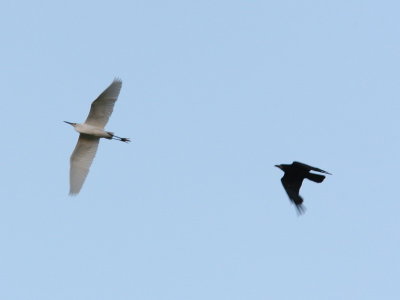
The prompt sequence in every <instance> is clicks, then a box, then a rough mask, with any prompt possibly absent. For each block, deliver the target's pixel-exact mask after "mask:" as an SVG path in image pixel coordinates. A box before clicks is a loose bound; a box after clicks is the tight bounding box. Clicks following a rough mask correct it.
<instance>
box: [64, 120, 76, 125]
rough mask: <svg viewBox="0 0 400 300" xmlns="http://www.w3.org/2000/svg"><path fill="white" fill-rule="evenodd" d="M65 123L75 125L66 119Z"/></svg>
mask: <svg viewBox="0 0 400 300" xmlns="http://www.w3.org/2000/svg"><path fill="white" fill-rule="evenodd" d="M64 122H65V123H67V124H69V125H74V123H71V122H68V121H64Z"/></svg>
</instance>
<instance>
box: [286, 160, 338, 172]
mask: <svg viewBox="0 0 400 300" xmlns="http://www.w3.org/2000/svg"><path fill="white" fill-rule="evenodd" d="M292 166H293V167H299V168H302V169H305V170H307V171H316V172H320V173H325V174H329V175H332V174H331V173H329V172H327V171H324V170H322V169H319V168H316V167H313V166H310V165H306V164H303V163H301V162H298V161H294V162H293V163H292Z"/></svg>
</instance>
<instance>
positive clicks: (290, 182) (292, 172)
mask: <svg viewBox="0 0 400 300" xmlns="http://www.w3.org/2000/svg"><path fill="white" fill-rule="evenodd" d="M275 167H277V168H279V169H281V170H282V171H283V172H285V174H284V175H283V177H282V178H281V181H282V185H283V187H284V188H285V190H286V193H287V194H288V196H289V198H290V200H291V201H292V202H293V203H294V204H295V205H296V208H297V211H298V213H299V214H302V213H304V211H305V207H304V206H303V198H301V196H300V195H299V192H300V187H301V184H302V183H303V180H304V178H307V179H309V180H311V181H314V182H318V183H321V182H322V181H324V179H325V176H324V175H320V174H314V173H310V171H316V172H320V173H324V174H329V175H332V174H331V173H329V172H326V171H324V170H321V169H319V168H315V167H312V166H309V165H306V164H303V163H301V162H298V161H294V162H293V163H292V164H291V165H285V164H281V165H275Z"/></svg>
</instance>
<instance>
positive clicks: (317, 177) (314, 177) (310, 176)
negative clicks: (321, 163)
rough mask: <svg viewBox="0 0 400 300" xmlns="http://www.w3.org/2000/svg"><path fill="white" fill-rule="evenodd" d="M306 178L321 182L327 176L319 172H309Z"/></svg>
mask: <svg viewBox="0 0 400 300" xmlns="http://www.w3.org/2000/svg"><path fill="white" fill-rule="evenodd" d="M306 178H307V179H310V180H311V181H314V182H318V183H321V182H322V181H324V179H325V176H324V175H319V174H313V173H308V174H307V177H306Z"/></svg>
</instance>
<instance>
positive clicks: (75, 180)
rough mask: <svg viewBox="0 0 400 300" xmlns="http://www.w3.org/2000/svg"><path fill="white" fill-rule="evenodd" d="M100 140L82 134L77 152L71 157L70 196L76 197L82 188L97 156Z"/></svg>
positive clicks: (76, 148)
mask: <svg viewBox="0 0 400 300" xmlns="http://www.w3.org/2000/svg"><path fill="white" fill-rule="evenodd" d="M98 145H99V138H97V137H94V136H90V135H86V134H80V135H79V139H78V143H77V144H76V147H75V150H74V152H73V153H72V155H71V167H70V170H69V183H70V189H69V194H70V195H76V194H78V193H79V191H80V190H81V188H82V185H83V183H84V182H85V178H86V176H87V174H88V173H89V169H90V165H91V164H92V162H93V158H94V156H95V155H96V151H97V147H98Z"/></svg>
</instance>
